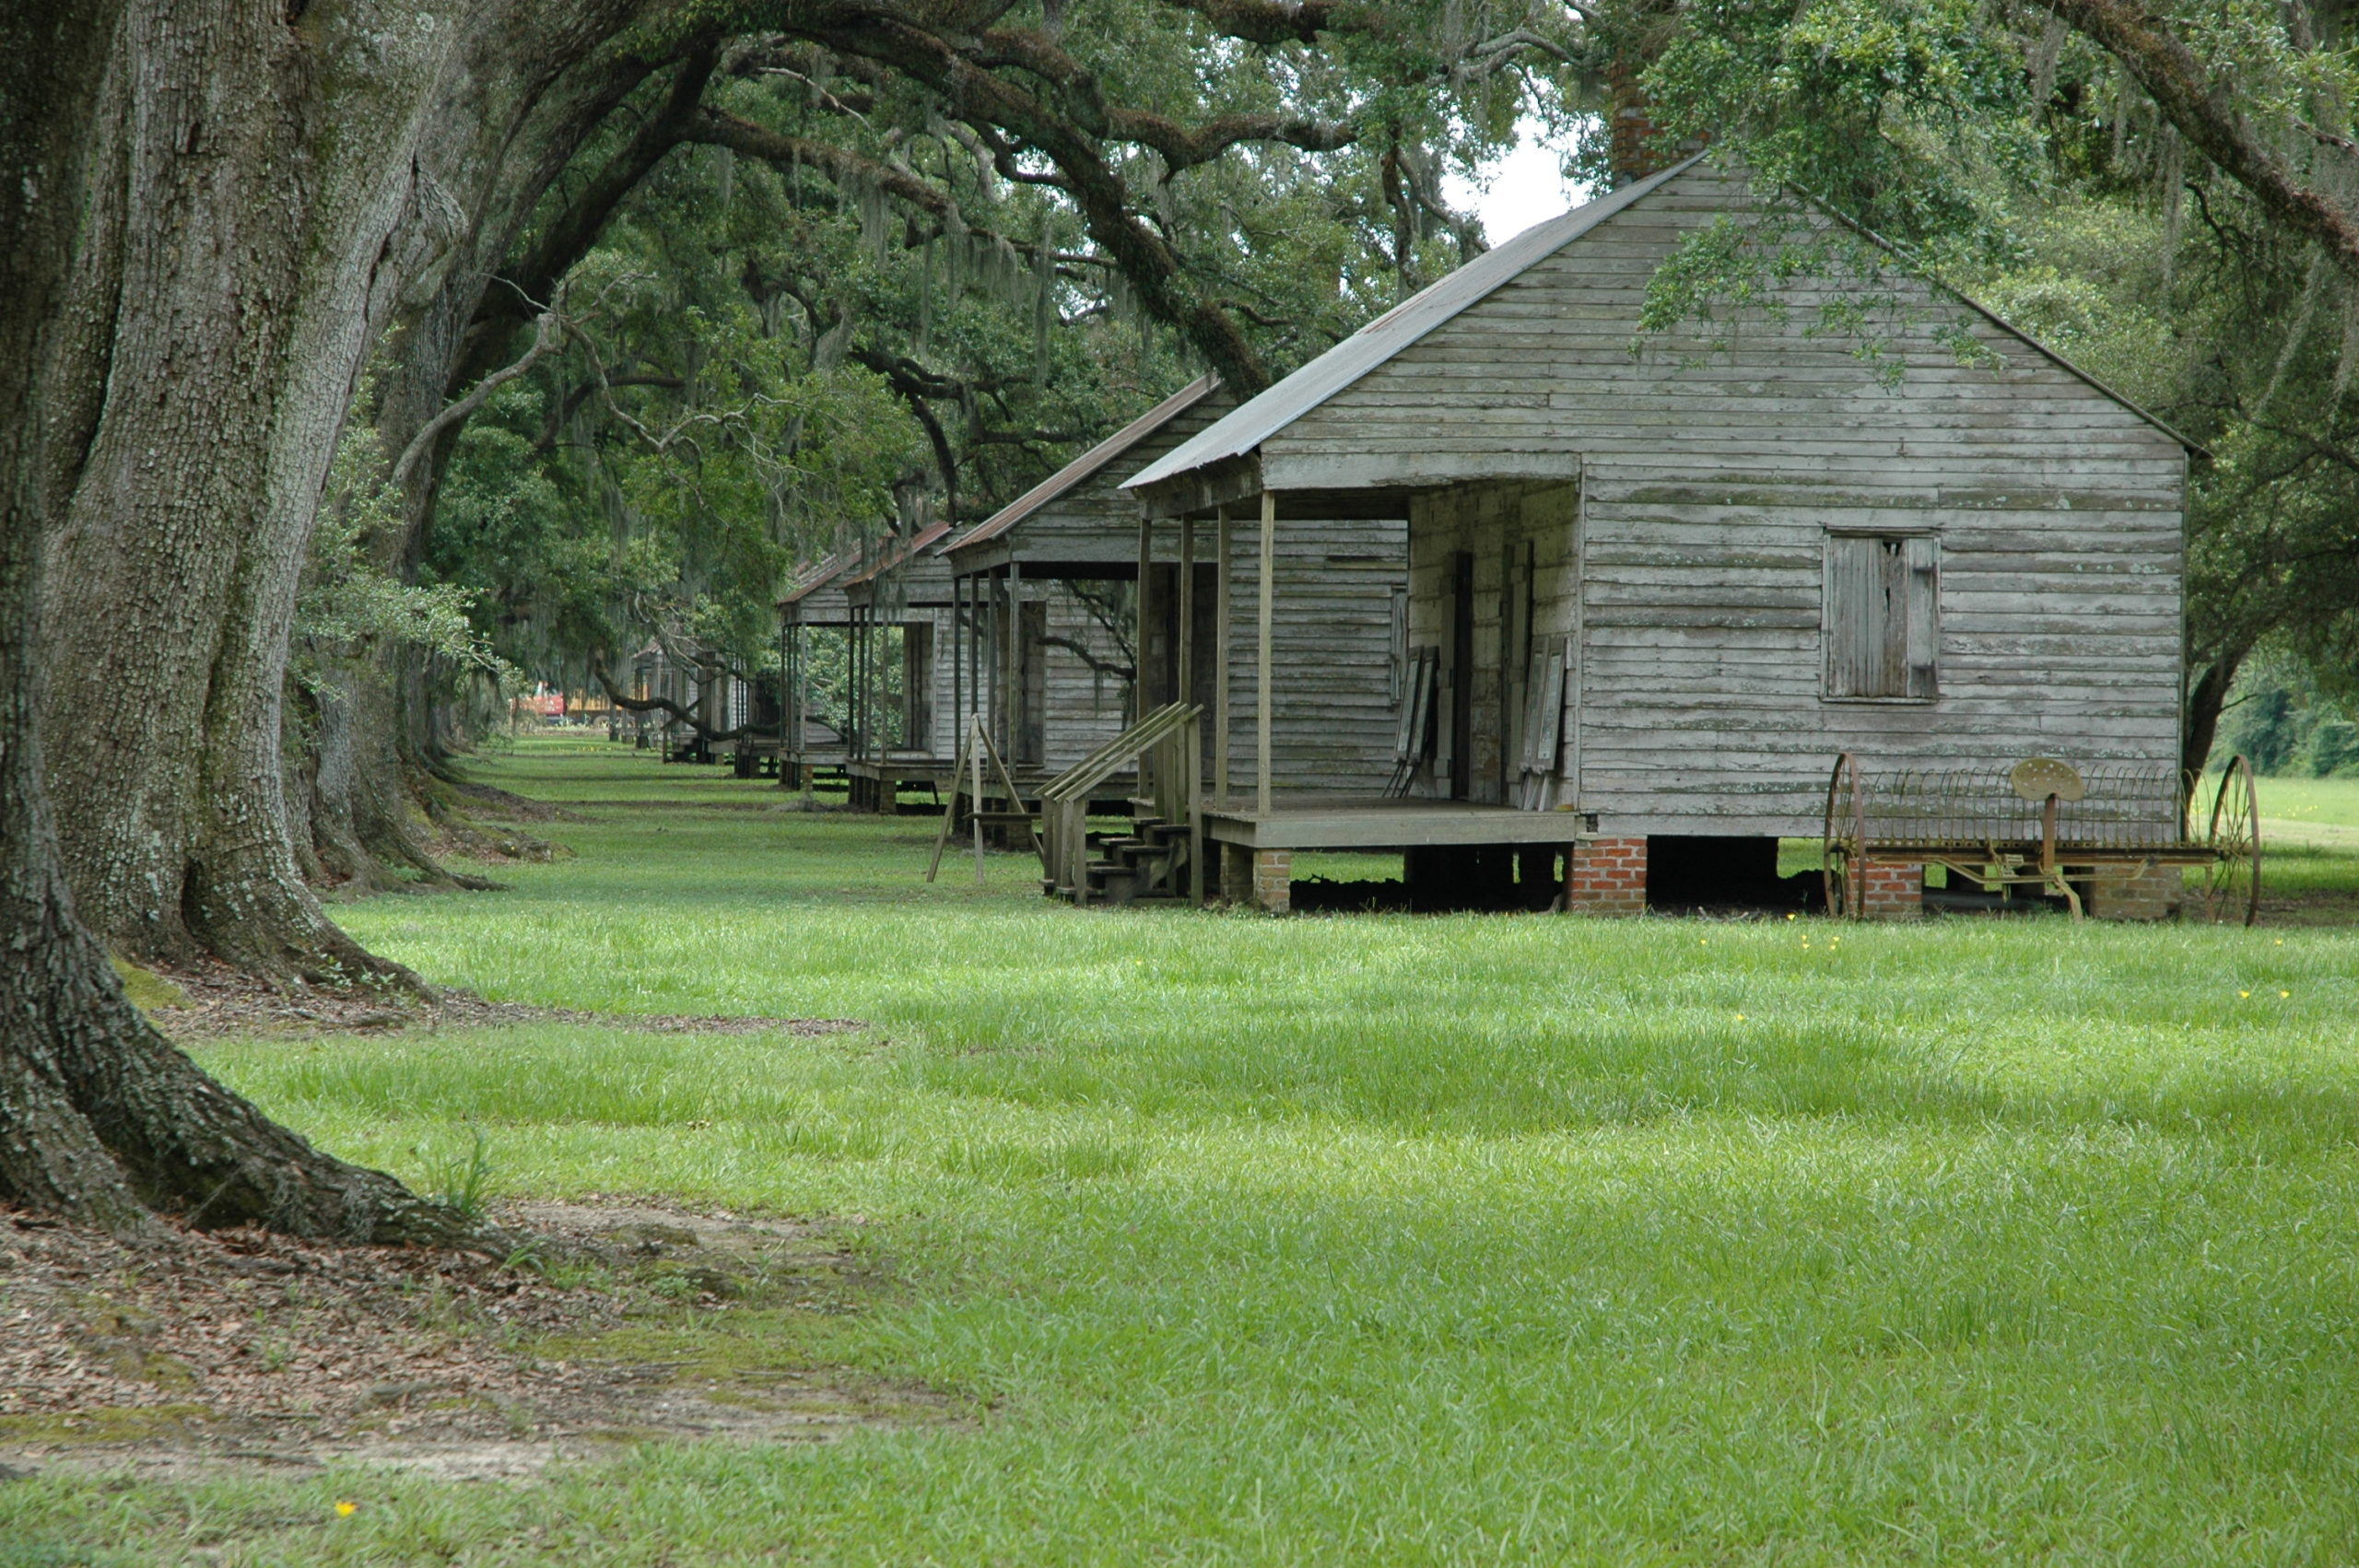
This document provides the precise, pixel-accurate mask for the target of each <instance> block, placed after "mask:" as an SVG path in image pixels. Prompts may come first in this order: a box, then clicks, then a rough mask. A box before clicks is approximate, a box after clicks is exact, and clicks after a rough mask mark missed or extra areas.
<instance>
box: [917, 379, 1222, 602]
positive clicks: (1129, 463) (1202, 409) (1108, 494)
mask: <svg viewBox="0 0 2359 1568" xmlns="http://www.w3.org/2000/svg"><path fill="white" fill-rule="evenodd" d="M1235 406H1237V404H1236V400H1235V399H1234V398H1231V397H1230V396H1229V395H1228V394H1227V393H1226V392H1221V391H1218V390H1215V391H1214V392H1211V393H1209V394H1208V395H1206V396H1205V397H1203V399H1201V400H1200V401H1199V402H1197V403H1196V404H1194V406H1192V407H1190V408H1185V409H1182V410H1181V411H1180V413H1178V414H1176V415H1172V417H1171V418H1170V419H1168V421H1166V422H1165V423H1164V425H1163V427H1161V428H1160V429H1157V430H1155V431H1152V432H1150V433H1149V434H1147V435H1145V436H1143V437H1141V438H1140V439H1138V441H1137V442H1136V443H1134V444H1133V446H1132V447H1131V449H1130V450H1129V451H1126V452H1124V453H1123V454H1122V455H1121V457H1119V458H1116V459H1115V460H1114V461H1113V462H1109V463H1108V464H1107V465H1106V466H1105V467H1104V468H1102V469H1100V470H1098V472H1097V473H1096V474H1091V475H1090V476H1089V477H1088V478H1087V479H1085V480H1083V481H1082V482H1081V483H1080V484H1078V485H1075V486H1074V487H1073V488H1072V489H1070V490H1067V491H1066V492H1065V493H1064V494H1063V495H1061V496H1059V497H1056V498H1055V499H1053V500H1051V501H1050V502H1048V503H1047V504H1046V505H1044V506H1042V507H1040V508H1039V509H1036V510H1034V511H1032V512H1030V513H1028V514H1027V515H1026V516H1025V517H1023V518H1021V519H1019V520H1018V521H1015V523H1013V524H1011V525H1009V527H1008V528H1007V530H1006V531H1005V532H1003V534H1001V535H1000V536H999V538H997V539H995V540H992V541H989V542H987V543H986V544H981V545H978V546H972V547H969V548H968V549H967V550H961V551H955V552H953V553H952V555H951V560H952V563H953V565H954V566H960V563H959V559H958V558H959V556H971V555H974V554H976V553H978V552H979V551H980V552H986V553H988V554H989V555H990V556H992V559H993V560H994V561H996V560H998V559H1003V558H1005V557H1006V556H1013V557H1014V558H1015V559H1016V560H1018V561H1021V562H1025V563H1027V568H1026V569H1027V575H1028V574H1029V572H1030V569H1031V568H1030V566H1029V564H1028V563H1034V562H1040V563H1060V564H1063V563H1072V564H1082V563H1094V564H1097V565H1100V566H1104V567H1107V568H1112V569H1114V570H1115V571H1117V572H1119V573H1121V575H1124V576H1127V575H1129V573H1130V571H1131V570H1133V569H1135V568H1136V567H1137V565H1138V532H1139V504H1138V500H1137V498H1136V497H1133V496H1131V495H1129V494H1128V493H1126V492H1125V491H1124V490H1123V489H1122V488H1121V485H1122V481H1123V480H1125V479H1128V478H1129V477H1130V476H1131V475H1132V474H1136V473H1137V472H1138V471H1139V470H1140V469H1142V468H1144V467H1145V466H1146V465H1147V464H1148V463H1150V462H1154V461H1155V460H1156V459H1157V458H1159V457H1161V456H1163V454H1164V453H1166V452H1168V451H1171V450H1172V449H1173V448H1174V447H1177V446H1178V445H1179V444H1180V442H1182V441H1184V440H1186V439H1188V438H1190V437H1191V436H1193V435H1195V434H1196V433H1197V432H1198V431H1199V430H1202V429H1203V428H1204V427H1206V426H1207V425H1210V424H1211V423H1212V422H1213V421H1214V420H1215V419H1217V418H1219V417H1220V416H1221V415H1224V414H1226V413H1227V412H1228V411H1229V410H1230V409H1231V408H1234V407H1235ZM994 545H996V546H1002V548H998V549H993V548H992V546H994ZM961 569H964V568H963V567H961Z"/></svg>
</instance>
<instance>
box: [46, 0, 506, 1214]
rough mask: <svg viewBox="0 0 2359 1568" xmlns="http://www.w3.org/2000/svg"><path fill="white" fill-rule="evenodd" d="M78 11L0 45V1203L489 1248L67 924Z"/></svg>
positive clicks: (109, 31)
mask: <svg viewBox="0 0 2359 1568" xmlns="http://www.w3.org/2000/svg"><path fill="white" fill-rule="evenodd" d="M124 10H125V8H124V7H123V6H122V5H121V4H120V0H115V3H112V4H90V3H89V0H65V3H62V4H51V5H45V6H29V7H24V8H20V9H19V10H18V12H17V13H16V14H14V15H13V16H12V17H11V18H10V20H9V23H8V26H7V28H6V29H5V31H0V942H5V944H6V952H7V954H8V958H7V962H6V963H5V964H0V1199H6V1200H8V1201H12V1202H17V1203H21V1204H25V1205H28V1206H31V1207H35V1208H39V1209H41V1210H45V1211H52V1212H55V1213H60V1214H64V1215H66V1216H69V1217H71V1218H74V1219H76V1220H80V1221H84V1222H86V1223H92V1224H96V1225H100V1226H103V1227H105V1228H106V1229H108V1230H110V1231H112V1232H114V1233H115V1234H117V1235H126V1236H132V1235H140V1234H142V1233H144V1232H146V1231H147V1230H149V1229H150V1228H151V1227H152V1225H153V1223H154V1222H153V1220H152V1219H151V1218H150V1212H151V1211H153V1210H158V1209H160V1210H163V1211H170V1212H176V1213H179V1214H181V1215H182V1216H184V1217H185V1218H186V1219H188V1220H189V1221H191V1222H192V1223H199V1224H211V1225H228V1224H238V1223H267V1224H272V1225H276V1226H278V1227H280V1228H283V1229H286V1230H289V1231H293V1232H296V1233H298V1234H301V1235H319V1236H333V1237H340V1238H346V1239H353V1240H374V1241H429V1242H440V1243H467V1242H472V1243H476V1244H487V1243H493V1242H496V1241H497V1240H498V1239H499V1238H498V1236H497V1233H493V1232H490V1231H487V1230H486V1229H485V1228H484V1227H482V1226H480V1225H478V1224H477V1223H475V1222H473V1221H470V1220H468V1219H466V1218H465V1217H464V1216H463V1215H460V1214H458V1213H456V1212H455V1211H452V1210H450V1209H447V1208H445V1207H443V1206H440V1205H438V1204H432V1203H427V1202H423V1201H421V1200H419V1199H417V1198H416V1197H414V1196H413V1195H411V1194H410V1193H409V1192H408V1191H407V1190H406V1189H405V1188H403V1187H402V1186H401V1184H400V1183H398V1182H396V1181H394V1180H393V1178H392V1177H390V1176H384V1175H382V1174H381V1173H379V1172H376V1171H370V1170H364V1169H362V1168H360V1167H358V1166H355V1165H350V1164H345V1163H344V1162H343V1161H341V1160H337V1159H334V1158H333V1157H331V1156H328V1155H325V1154H323V1153H319V1152H318V1151H317V1150H315V1149H313V1148H311V1145H310V1144H308V1143H306V1142H305V1141H303V1140H302V1139H301V1138H299V1137H298V1136H297V1135H295V1134H294V1133H292V1132H289V1131H288V1130H287V1129H284V1128H281V1127H279V1126H277V1125H276V1124H275V1123H273V1122H271V1121H270V1120H269V1119H268V1118H266V1117H264V1116H262V1115H261V1113H260V1112H258V1111H256V1110H255V1109H254V1108H253V1107H252V1106H250V1105H248V1104H247V1103H246V1102H245V1101H243V1100H241V1099H240V1098H238V1097H237V1096H236V1095H234V1094H230V1093H229V1091H227V1090H225V1089H223V1088H222V1087H221V1086H220V1085H219V1084H217V1083H216V1082H213V1081H212V1080H211V1079H210V1078H208V1077H206V1076H205V1073H204V1072H203V1071H200V1070H199V1069H198V1068H197V1066H196V1064H195V1063H194V1062H192V1061H191V1060H189V1059H188V1058H187V1057H186V1056H184V1055H182V1053H181V1052H179V1051H178V1050H175V1049H174V1048H173V1047H171V1046H170V1044H169V1043H168V1042H166V1041H165V1040H164V1039H163V1038H162V1037H161V1036H158V1034H157V1033H156V1032H155V1030H154V1029H153V1028H152V1027H150V1026H149V1025H148V1024H147V1021H146V1020H145V1019H144V1018H142V1017H141V1016H140V1014H139V1012H138V1011H137V1009H135V1008H134V1007H133V1006H132V1005H131V1003H130V1001H129V1000H127V999H126V998H125V997H124V996H123V987H122V984H121V982H120V981H118V980H117V979H116V977H115V975H114V971H113V968H112V966H111V965H110V964H109V962H108V960H107V956H106V954H105V952H104V950H103V949H101V948H100V945H99V943H98V942H97V941H96V940H95V939H93V937H92V936H91V935H90V933H89V932H88V930H85V929H84V928H83V926H82V925H81V923H80V922H79V921H78V920H77V919H76V914H75V906H74V895H73V892H72V890H71V888H70V887H69V886H68V883H67V879H66V877H65V872H64V868H63V865H62V862H61V860H60V857H59V853H58V836H57V832H56V825H55V823H54V821H53V815H52V813H51V809H50V804H49V800H48V796H47V792H46V790H45V787H44V769H43V767H42V761H41V724H40V720H41V705H40V703H39V701H38V700H37V698H38V695H39V694H38V690H37V675H38V673H39V672H40V671H41V668H42V667H43V664H44V658H43V655H44V653H45V651H46V650H45V649H43V647H42V644H41V619H40V617H39V615H38V614H37V611H38V609H39V607H40V606H41V603H42V582H41V577H42V572H43V570H44V568H45V565H46V560H47V544H48V541H47V539H46V537H45V535H46V534H47V532H48V522H49V519H50V517H51V515H52V513H51V511H50V509H49V505H48V500H49V495H50V491H49V487H48V486H46V485H45V483H44V481H45V479H46V478H47V476H48V475H49V474H51V473H53V468H54V464H55V462H56V461H57V459H58V455H59V454H57V453H55V452H54V451H52V450H51V447H52V444H53V442H54V441H55V440H56V439H58V437H59V435H60V433H61V430H63V431H64V432H65V434H67V435H69V436H70V435H71V434H72V427H70V426H63V427H61V425H60V424H59V422H57V421H56V420H54V419H52V418H46V417H42V415H45V414H47V413H48V412H49V410H50V409H51V408H52V407H53V400H54V399H55V398H57V397H59V396H62V395H64V393H65V392H66V391H67V390H68V389H65V388H62V387H61V386H59V385H58V383H57V381H56V380H55V379H54V376H55V373H56V371H57V369H58V368H59V367H60V366H67V367H70V366H71V365H72V364H73V361H72V360H71V358H70V357H65V358H61V357H58V356H57V355H55V354H54V353H53V350H54V349H55V347H56V346H57V340H58V339H59V338H60V337H62V336H72V335H76V333H78V332H79V330H80V328H81V326H82V324H83V323H80V322H76V321H75V320H74V319H73V318H71V317H70V316H69V315H67V314H65V312H64V311H63V310H61V307H62V306H63V305H64V304H65V301H66V298H67V297H68V290H67V288H66V286H65V280H66V279H67V278H68V277H69V276H72V275H76V274H77V273H79V272H80V270H81V267H82V264H84V263H87V261H88V252H87V251H86V249H85V241H86V240H88V238H89V235H88V228H87V227H86V224H87V220H88V218H89V217H90V216H91V215H92V212H93V209H94V207H96V206H98V205H99V204H97V203H94V202H93V201H92V197H93V196H94V194H96V193H95V192H94V191H93V189H92V177H93V175H94V173H95V174H98V175H100V176H103V175H104V173H105V172H106V171H107V162H106V148H105V146H104V144H103V143H102V142H101V141H100V140H99V139H98V138H97V137H96V136H95V135H94V131H95V129H96V126H95V124H94V122H95V121H96V119H97V118H98V117H99V116H100V114H101V113H102V112H103V111H104V109H105V107H106V106H107V105H108V104H109V103H110V102H111V101H112V100H113V99H114V95H113V94H112V93H111V92H110V91H109V90H108V88H107V87H106V85H105V84H106V83H107V82H108V81H109V80H110V79H111V69H112V67H113V65H114V64H118V63H119V62H120V60H121V57H122V52H123V50H124V49H125V48H126V47H127V46H130V44H131V41H132V35H134V34H135V32H136V31H137V29H138V27H139V25H140V24H139V21H138V19H137V18H130V17H126V16H125V15H124Z"/></svg>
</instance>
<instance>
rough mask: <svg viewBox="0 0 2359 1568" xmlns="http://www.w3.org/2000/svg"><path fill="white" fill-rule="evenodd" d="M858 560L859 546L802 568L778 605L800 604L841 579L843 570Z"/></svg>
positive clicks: (781, 596)
mask: <svg viewBox="0 0 2359 1568" xmlns="http://www.w3.org/2000/svg"><path fill="white" fill-rule="evenodd" d="M858 559H860V549H859V546H857V545H854V546H852V547H851V548H850V549H844V550H839V551H837V552H836V553H835V554H834V555H832V556H828V557H827V559H825V560H823V561H821V562H820V563H819V564H818V565H816V566H814V567H805V568H803V570H802V571H801V572H800V573H799V574H797V575H796V577H795V579H794V581H793V582H792V584H790V585H789V586H788V588H787V591H785V592H784V593H783V594H781V595H780V597H779V603H780V604H793V603H800V602H801V601H803V600H804V599H805V598H808V597H809V596H810V595H811V594H813V593H816V592H817V591H819V590H820V589H822V588H825V587H827V584H829V583H831V582H833V581H834V580H835V579H838V578H839V577H841V576H842V575H843V574H844V571H845V569H846V568H849V567H851V564H852V563H853V562H854V561H857V560H858Z"/></svg>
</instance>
